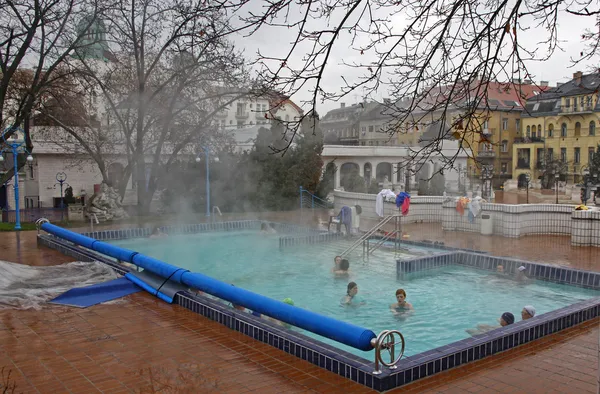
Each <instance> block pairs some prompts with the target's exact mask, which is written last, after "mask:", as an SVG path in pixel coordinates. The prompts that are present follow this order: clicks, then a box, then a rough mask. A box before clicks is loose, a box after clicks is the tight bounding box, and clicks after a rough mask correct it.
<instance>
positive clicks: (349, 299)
mask: <svg viewBox="0 0 600 394" xmlns="http://www.w3.org/2000/svg"><path fill="white" fill-rule="evenodd" d="M357 294H358V285H357V284H356V283H355V282H350V283H348V288H347V289H346V295H345V296H344V297H343V298H342V301H341V303H342V305H350V304H356V303H359V304H361V305H362V304H364V301H361V302H357V299H356V295H357Z"/></svg>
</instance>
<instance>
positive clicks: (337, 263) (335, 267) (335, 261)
mask: <svg viewBox="0 0 600 394" xmlns="http://www.w3.org/2000/svg"><path fill="white" fill-rule="evenodd" d="M341 263H342V256H335V257H334V258H333V268H332V269H331V272H333V273H335V272H336V271H338V270H339V269H340V264H341Z"/></svg>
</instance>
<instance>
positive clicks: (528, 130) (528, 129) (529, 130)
mask: <svg viewBox="0 0 600 394" xmlns="http://www.w3.org/2000/svg"><path fill="white" fill-rule="evenodd" d="M525 135H526V136H527V137H531V127H530V126H527V134H525Z"/></svg>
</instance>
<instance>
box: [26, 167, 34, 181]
mask: <svg viewBox="0 0 600 394" xmlns="http://www.w3.org/2000/svg"><path fill="white" fill-rule="evenodd" d="M27 168H28V169H29V179H35V174H34V172H33V164H29V165H28V166H27Z"/></svg>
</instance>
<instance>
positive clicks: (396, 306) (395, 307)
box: [390, 289, 414, 315]
mask: <svg viewBox="0 0 600 394" xmlns="http://www.w3.org/2000/svg"><path fill="white" fill-rule="evenodd" d="M396 300H397V301H398V302H395V303H393V304H391V305H390V310H391V311H392V313H394V314H395V315H396V314H398V313H399V312H404V311H409V310H414V308H413V306H412V304H410V303H408V302H406V291H404V289H398V290H396Z"/></svg>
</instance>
